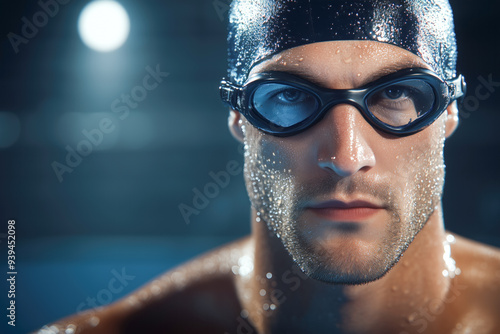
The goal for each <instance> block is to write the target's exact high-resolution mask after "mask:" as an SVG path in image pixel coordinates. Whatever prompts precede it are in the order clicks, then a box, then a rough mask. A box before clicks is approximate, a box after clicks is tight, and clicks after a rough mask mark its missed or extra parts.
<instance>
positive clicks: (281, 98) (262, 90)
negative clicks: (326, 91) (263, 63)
mask: <svg viewBox="0 0 500 334" xmlns="http://www.w3.org/2000/svg"><path fill="white" fill-rule="evenodd" d="M252 103H253V108H254V110H255V111H257V112H258V113H259V114H260V115H261V116H262V117H264V118H265V119H266V120H268V121H270V122H272V123H274V124H275V125H277V126H280V127H289V126H293V125H296V124H298V123H300V122H302V121H304V120H306V119H307V118H309V117H311V116H312V115H314V114H315V113H316V112H317V111H318V108H319V102H318V100H317V98H316V97H315V96H314V95H312V94H311V93H309V92H307V91H306V90H303V89H299V88H296V87H293V86H290V85H287V84H282V83H263V84H261V85H259V87H258V88H257V89H256V90H255V92H254V94H253V99H252Z"/></svg>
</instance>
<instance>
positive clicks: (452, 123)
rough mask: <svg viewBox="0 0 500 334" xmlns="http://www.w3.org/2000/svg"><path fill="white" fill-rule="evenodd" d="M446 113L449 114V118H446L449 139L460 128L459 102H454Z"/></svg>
mask: <svg viewBox="0 0 500 334" xmlns="http://www.w3.org/2000/svg"><path fill="white" fill-rule="evenodd" d="M446 113H447V114H448V117H447V118H446V129H445V137H446V138H448V137H449V136H451V135H452V134H453V132H455V130H456V129H457V127H458V107H457V101H453V102H452V103H451V104H450V105H449V106H448V108H446Z"/></svg>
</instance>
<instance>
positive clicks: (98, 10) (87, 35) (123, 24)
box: [78, 0, 130, 52]
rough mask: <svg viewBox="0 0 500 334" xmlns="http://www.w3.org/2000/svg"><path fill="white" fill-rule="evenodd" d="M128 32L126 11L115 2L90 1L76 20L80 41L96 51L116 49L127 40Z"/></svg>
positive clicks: (107, 0)
mask: <svg viewBox="0 0 500 334" xmlns="http://www.w3.org/2000/svg"><path fill="white" fill-rule="evenodd" d="M129 31H130V20H129V17H128V14H127V11H126V10H125V8H123V7H122V5H120V4H119V3H118V2H116V1H109V0H97V1H92V2H90V3H89V4H88V5H87V6H85V8H83V10H82V12H81V13H80V17H79V18H78V32H79V33H80V37H81V39H82V41H83V42H84V43H85V44H86V45H87V46H88V47H89V48H91V49H94V50H96V51H100V52H110V51H113V50H116V49H118V48H119V47H120V46H122V45H123V43H125V41H126V40H127V37H128V34H129Z"/></svg>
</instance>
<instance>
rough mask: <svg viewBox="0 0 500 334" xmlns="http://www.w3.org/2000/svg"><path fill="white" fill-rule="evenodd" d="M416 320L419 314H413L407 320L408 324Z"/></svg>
mask: <svg viewBox="0 0 500 334" xmlns="http://www.w3.org/2000/svg"><path fill="white" fill-rule="evenodd" d="M415 319H417V313H412V314H410V315H409V316H408V318H407V319H406V320H408V323H410V324H411V323H412V322H414V321H415Z"/></svg>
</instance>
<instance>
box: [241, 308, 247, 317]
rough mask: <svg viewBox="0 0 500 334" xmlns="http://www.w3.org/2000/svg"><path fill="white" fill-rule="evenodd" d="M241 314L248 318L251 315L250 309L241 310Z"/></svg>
mask: <svg viewBox="0 0 500 334" xmlns="http://www.w3.org/2000/svg"><path fill="white" fill-rule="evenodd" d="M240 315H241V317H242V318H243V319H246V318H248V315H249V314H248V311H247V310H245V309H243V310H241V313H240Z"/></svg>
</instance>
